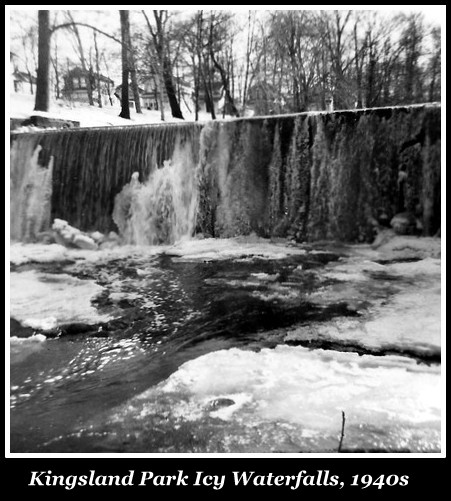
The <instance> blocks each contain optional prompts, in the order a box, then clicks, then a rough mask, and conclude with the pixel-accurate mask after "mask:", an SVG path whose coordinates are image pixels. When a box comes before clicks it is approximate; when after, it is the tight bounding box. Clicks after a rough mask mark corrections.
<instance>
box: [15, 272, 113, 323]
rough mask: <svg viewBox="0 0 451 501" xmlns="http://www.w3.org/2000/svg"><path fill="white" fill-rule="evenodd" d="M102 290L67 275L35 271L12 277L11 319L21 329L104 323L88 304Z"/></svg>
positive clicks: (86, 281) (102, 318) (106, 317)
mask: <svg viewBox="0 0 451 501" xmlns="http://www.w3.org/2000/svg"><path fill="white" fill-rule="evenodd" d="M102 291H103V287H101V286H99V285H97V284H95V283H94V282H92V281H89V280H79V279H78V278H74V277H71V276H70V275H66V274H59V275H54V274H48V273H40V272H37V271H34V270H31V271H24V272H21V273H16V272H13V273H11V286H10V315H11V317H12V318H15V319H16V320H18V321H19V322H21V323H22V325H24V326H26V327H32V328H34V329H43V330H50V329H54V328H55V327H57V326H59V325H63V324H68V323H74V322H83V323H86V324H89V325H92V324H96V323H100V322H106V321H108V320H110V319H111V317H110V316H108V315H100V314H99V313H98V312H97V310H96V309H95V308H94V307H93V306H92V304H91V300H92V299H93V298H95V297H96V296H97V295H99V294H100V293H101V292H102Z"/></svg>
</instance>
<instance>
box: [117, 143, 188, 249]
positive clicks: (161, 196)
mask: <svg viewBox="0 0 451 501" xmlns="http://www.w3.org/2000/svg"><path fill="white" fill-rule="evenodd" d="M197 192H198V190H197V178H196V163H195V161H194V157H193V152H192V147H191V145H190V144H188V143H187V144H184V145H183V146H182V145H180V144H178V145H177V146H176V148H175V151H174V153H173V155H172V158H171V159H170V160H165V161H164V162H163V167H162V168H157V169H155V170H154V171H153V172H152V173H151V174H150V176H149V178H148V179H147V181H146V182H144V183H140V182H139V173H138V172H134V173H133V175H132V179H131V181H130V183H128V184H127V185H125V186H124V188H123V189H122V191H121V192H120V193H119V194H118V195H117V196H116V199H115V205H114V211H113V220H114V222H115V223H116V224H117V226H118V228H119V232H120V234H121V236H122V238H123V239H124V241H125V243H127V244H133V245H159V244H172V243H174V242H177V241H180V240H183V239H184V238H189V237H190V236H191V235H192V233H193V231H194V227H195V219H196V208H197Z"/></svg>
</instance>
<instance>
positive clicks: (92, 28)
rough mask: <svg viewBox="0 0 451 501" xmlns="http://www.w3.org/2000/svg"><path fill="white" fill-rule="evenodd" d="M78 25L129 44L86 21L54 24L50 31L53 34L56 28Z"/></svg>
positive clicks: (120, 42) (118, 41)
mask: <svg viewBox="0 0 451 501" xmlns="http://www.w3.org/2000/svg"><path fill="white" fill-rule="evenodd" d="M76 26H84V27H85V28H90V29H91V30H94V31H97V33H100V34H102V35H104V36H106V37H108V38H111V39H112V40H114V41H115V42H117V43H119V44H121V45H125V46H127V44H125V43H123V42H122V41H121V40H119V39H118V38H116V37H114V36H113V35H110V34H109V33H105V31H102V30H99V28H96V27H95V26H92V25H91V24H86V23H79V22H72V23H63V24H59V25H57V26H53V28H52V29H51V30H50V33H51V34H53V33H54V32H55V31H56V30H59V29H61V28H73V27H76Z"/></svg>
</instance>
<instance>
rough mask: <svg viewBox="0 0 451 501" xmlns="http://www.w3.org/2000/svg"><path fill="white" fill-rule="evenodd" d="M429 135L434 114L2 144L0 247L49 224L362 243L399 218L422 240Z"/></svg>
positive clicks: (173, 128) (149, 239)
mask: <svg viewBox="0 0 451 501" xmlns="http://www.w3.org/2000/svg"><path fill="white" fill-rule="evenodd" d="M440 123H441V108H440V106H439V105H414V106H406V107H394V108H374V109H367V110H352V111H337V112H332V113H326V112H321V113H318V112H316V113H301V114H296V115H280V116H271V117H255V118H242V119H234V120H229V121H219V120H218V121H214V122H209V123H207V124H205V125H202V124H198V123H191V124H190V123H183V124H165V125H143V126H128V127H109V128H96V129H70V130H64V131H61V130H60V131H46V132H41V133H22V134H19V133H13V134H11V181H12V182H11V237H12V238H14V239H19V240H30V239H33V238H34V236H35V234H36V232H39V231H42V230H43V229H45V227H46V225H47V226H48V224H49V222H48V221H49V220H53V219H54V218H60V219H64V220H66V221H68V222H69V224H71V225H72V226H75V227H77V228H79V229H81V230H82V231H94V230H98V231H101V232H108V231H111V230H114V231H118V230H119V231H120V232H121V233H122V236H123V237H124V240H125V241H126V242H129V243H136V244H145V245H147V244H158V243H162V242H174V241H176V240H178V239H180V238H183V237H187V236H188V237H189V236H191V235H192V234H193V233H203V234H204V235H206V236H213V237H232V236H237V235H246V234H249V233H251V232H255V233H257V234H258V235H260V236H265V237H289V238H293V239H296V240H297V241H315V240H320V239H335V240H340V241H349V242H363V241H371V240H372V238H374V226H375V224H377V222H378V221H380V220H383V219H384V220H390V219H391V218H392V217H393V216H394V215H395V214H397V213H398V212H402V211H409V212H411V213H413V214H414V215H415V217H416V218H417V219H419V220H420V221H421V223H422V226H423V233H424V234H425V235H431V234H434V233H435V232H436V231H437V229H439V228H440V216H441V213H440V210H441V207H440V182H441V144H440V128H441V125H440ZM400 179H402V183H400ZM50 180H51V189H50V187H49V184H50ZM41 187H42V193H39V191H40V189H41ZM50 196H51V202H50V209H49V208H48V204H47V203H46V200H48V198H49V197H50ZM38 207H41V208H42V210H41V209H39V210H38ZM49 210H50V217H49V215H48V212H49ZM32 213H34V216H33V217H30V215H31V214H32ZM27 220H28V221H29V223H26V222H25V221H27ZM27 224H28V226H27Z"/></svg>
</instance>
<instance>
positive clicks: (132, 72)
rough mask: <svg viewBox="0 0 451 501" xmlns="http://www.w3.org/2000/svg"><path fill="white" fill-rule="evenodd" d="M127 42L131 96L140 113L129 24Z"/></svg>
mask: <svg viewBox="0 0 451 501" xmlns="http://www.w3.org/2000/svg"><path fill="white" fill-rule="evenodd" d="M127 44H128V46H129V47H130V50H129V53H128V57H129V59H128V60H129V66H130V80H131V85H132V92H133V98H134V100H135V110H136V113H142V109H141V98H140V96H139V87H138V80H137V78H136V64H135V57H134V54H133V47H132V45H131V38H130V24H128V33H127Z"/></svg>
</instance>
